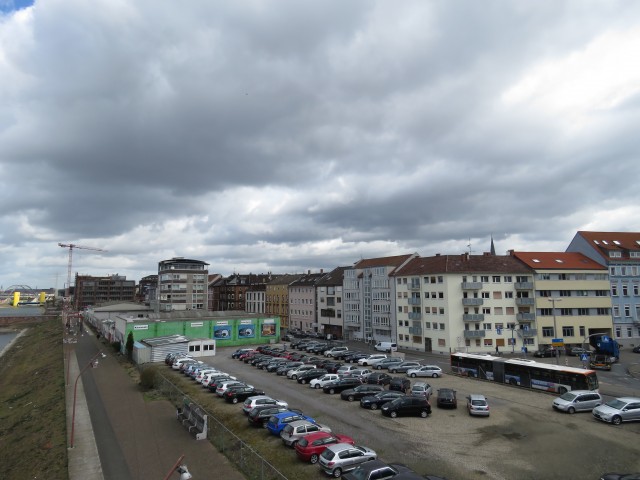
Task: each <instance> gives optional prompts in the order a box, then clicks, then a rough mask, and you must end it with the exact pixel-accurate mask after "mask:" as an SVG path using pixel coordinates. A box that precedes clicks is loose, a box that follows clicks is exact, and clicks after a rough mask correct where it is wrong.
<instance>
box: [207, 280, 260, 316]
mask: <svg viewBox="0 0 640 480" xmlns="http://www.w3.org/2000/svg"><path fill="white" fill-rule="evenodd" d="M271 279H272V277H271V274H270V273H268V274H257V275H256V274H253V273H250V274H248V275H241V274H239V273H234V274H233V275H230V276H228V277H222V278H220V279H218V280H217V281H216V282H213V283H211V284H210V286H209V291H210V292H211V294H212V296H213V299H214V300H213V304H212V306H213V310H214V311H220V312H226V311H243V312H244V311H245V310H246V292H247V290H249V289H251V288H252V287H253V285H265V284H266V283H268V282H269V281H270V280H271Z"/></svg>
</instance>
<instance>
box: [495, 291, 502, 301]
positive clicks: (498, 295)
mask: <svg viewBox="0 0 640 480" xmlns="http://www.w3.org/2000/svg"><path fill="white" fill-rule="evenodd" d="M493 299H494V300H502V292H493Z"/></svg>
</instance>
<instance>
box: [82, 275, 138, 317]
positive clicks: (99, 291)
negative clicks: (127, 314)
mask: <svg viewBox="0 0 640 480" xmlns="http://www.w3.org/2000/svg"><path fill="white" fill-rule="evenodd" d="M135 299H136V282H135V280H127V277H126V276H123V275H118V274H116V275H107V276H105V277H92V276H90V275H78V274H76V283H75V288H74V291H73V302H74V306H75V309H76V310H81V309H83V308H85V307H89V306H97V305H104V304H105V303H110V302H134V301H135Z"/></svg>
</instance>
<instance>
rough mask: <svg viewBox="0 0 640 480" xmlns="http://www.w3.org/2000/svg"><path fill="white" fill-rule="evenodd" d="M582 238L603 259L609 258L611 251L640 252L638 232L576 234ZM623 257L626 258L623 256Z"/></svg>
mask: <svg viewBox="0 0 640 480" xmlns="http://www.w3.org/2000/svg"><path fill="white" fill-rule="evenodd" d="M577 235H580V236H581V237H582V238H584V239H585V240H586V241H587V243H589V244H590V245H591V246H592V247H593V248H594V249H595V250H596V251H597V252H599V253H600V254H601V255H602V256H603V257H605V258H609V255H608V252H609V251H611V250H621V251H623V252H625V251H628V250H632V251H636V252H638V251H640V233H638V232H585V231H580V232H578V233H577ZM625 256H628V254H627V255H625Z"/></svg>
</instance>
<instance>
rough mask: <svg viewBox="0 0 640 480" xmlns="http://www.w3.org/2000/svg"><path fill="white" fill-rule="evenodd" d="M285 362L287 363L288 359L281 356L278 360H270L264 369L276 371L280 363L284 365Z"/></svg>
mask: <svg viewBox="0 0 640 480" xmlns="http://www.w3.org/2000/svg"><path fill="white" fill-rule="evenodd" d="M287 363H289V361H288V360H285V359H284V358H281V359H279V360H276V361H273V362H271V363H270V364H269V365H267V366H266V367H265V370H266V371H267V372H276V371H277V370H278V368H280V367H281V366H282V365H285V364H287Z"/></svg>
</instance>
